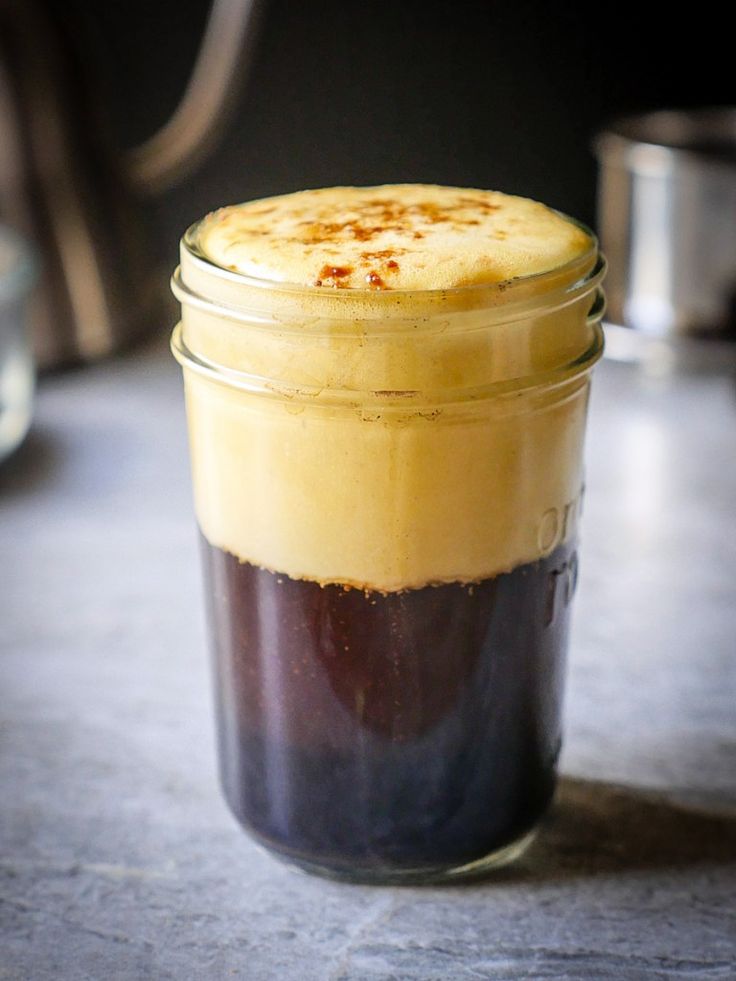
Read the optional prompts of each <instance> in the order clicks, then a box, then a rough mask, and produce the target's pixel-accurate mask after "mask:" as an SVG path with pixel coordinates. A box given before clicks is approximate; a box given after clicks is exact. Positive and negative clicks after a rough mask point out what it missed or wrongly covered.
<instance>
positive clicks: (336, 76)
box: [56, 0, 736, 263]
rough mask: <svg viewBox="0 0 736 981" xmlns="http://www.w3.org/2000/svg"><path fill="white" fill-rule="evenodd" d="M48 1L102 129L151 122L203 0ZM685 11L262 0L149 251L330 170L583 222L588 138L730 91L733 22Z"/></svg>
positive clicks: (156, 207)
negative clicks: (210, 148) (220, 117)
mask: <svg viewBox="0 0 736 981" xmlns="http://www.w3.org/2000/svg"><path fill="white" fill-rule="evenodd" d="M56 6H57V9H58V10H59V11H60V12H61V14H62V16H64V17H68V18H69V19H70V22H71V21H74V22H75V23H77V24H78V25H79V29H80V31H81V34H83V35H84V36H85V37H87V38H88V40H90V41H91V42H92V43H91V44H88V45H87V47H88V49H89V51H90V52H91V53H92V57H93V60H94V62H95V64H96V69H95V70H96V72H97V73H98V75H99V78H100V87H99V91H100V93H101V101H102V103H103V105H104V107H105V114H106V117H107V123H108V126H109V129H110V132H111V134H112V138H113V140H114V141H115V142H117V143H118V144H119V145H121V146H123V145H126V146H129V145H132V144H134V143H136V142H138V141H140V140H142V139H143V138H145V137H146V136H148V135H150V133H151V132H153V131H154V130H155V129H156V127H157V126H159V125H160V124H161V123H162V122H163V121H164V120H165V119H166V117H167V115H168V114H169V113H170V112H171V110H172V109H173V108H174V106H175V105H176V102H177V100H178V98H179V95H180V93H181V91H182V89H183V87H184V84H185V81H186V79H187V76H188V73H189V69H190V67H191V64H192V62H193V60H194V56H195V53H196V50H197V45H198V41H199V37H200V35H201V32H202V29H203V26H204V22H205V19H206V15H207V10H208V3H207V0H155V2H151V0H104V2H100V3H91V2H84V0H65V2H64V3H61V0H57V3H56ZM686 9H688V10H690V13H689V14H688V16H687V17H684V16H681V15H676V14H675V13H674V12H673V11H674V7H671V8H670V7H669V6H668V5H664V4H657V5H656V6H655V5H651V4H647V3H632V2H619V3H616V4H608V5H605V6H600V7H598V6H596V5H594V4H591V3H581V2H569V3H566V2H562V3H554V4H553V3H546V2H544V0H515V2H508V0H507V2H496V0H487V2H458V3H451V2H445V3H432V2H427V0H425V2H422V0H403V2H398V0H397V2H392V3H369V2H358V0H319V2H317V0H270V2H269V0H266V11H265V15H264V17H263V20H262V23H261V30H260V36H259V40H258V43H257V47H256V56H255V63H254V66H253V70H252V72H251V74H250V77H249V78H248V80H247V82H246V84H245V86H244V89H243V93H242V96H241V98H240V99H239V103H238V106H237V110H236V113H235V115H234V116H233V117H232V118H231V120H230V122H229V124H228V126H227V129H226V131H225V133H224V136H223V139H222V141H221V142H220V144H219V145H218V146H217V147H216V149H215V150H214V152H213V153H212V155H211V156H210V157H209V158H208V159H207V160H206V162H204V164H203V165H202V166H201V167H200V168H199V170H198V171H197V173H196V174H194V175H193V176H191V177H189V178H188V179H187V180H186V181H185V182H183V183H182V184H181V185H180V186H179V187H177V188H176V189H174V190H173V191H169V192H167V193H166V195H164V196H163V197H162V198H160V199H159V200H158V201H156V202H154V203H152V204H151V205H150V206H149V213H150V216H151V217H152V219H153V224H154V225H155V228H156V235H157V237H158V244H159V250H160V254H161V258H162V259H167V260H168V259H170V260H171V262H172V263H173V260H174V256H175V248H176V241H177V238H178V236H179V234H180V233H181V231H182V230H183V229H184V228H185V226H186V225H187V224H189V223H190V222H191V221H193V220H194V219H195V218H197V217H199V216H201V215H202V214H203V213H204V212H206V211H208V210H211V209H212V208H214V207H217V206H219V205H221V204H224V203H231V202H234V201H238V200H245V199H248V198H251V197H257V196H261V195H267V194H273V193H279V192H284V191H289V190H295V189H298V188H302V187H313V186H321V185H328V184H337V183H356V184H369V183H381V182H386V181H429V182H435V181H436V182H440V183H449V184H461V185H471V186H480V187H492V188H498V189H500V190H505V191H510V192H516V193H520V194H525V195H529V196H531V197H536V198H540V199H542V200H544V201H546V202H547V203H549V204H551V205H553V206H555V207H558V208H560V209H562V210H563V211H566V212H569V213H571V214H574V215H576V216H578V217H580V218H582V219H583V220H585V221H587V222H589V223H593V222H594V211H595V161H594V158H593V155H592V153H591V149H590V145H591V137H592V135H593V133H594V132H595V131H596V130H597V129H598V128H600V127H601V126H602V125H603V124H604V123H605V122H606V121H607V120H609V119H611V118H612V117H615V116H617V115H619V114H621V113H628V112H631V111H637V110H643V109H650V108H658V107H663V106H674V107H685V106H695V105H701V104H711V105H717V104H727V103H729V102H734V101H736V91H735V85H734V72H733V38H732V36H731V34H730V32H729V31H727V30H726V29H725V28H724V27H723V25H722V24H721V25H719V20H718V18H717V16H716V13H715V10H716V8H715V5H714V4H710V3H709V4H700V5H697V6H694V7H692V8H686ZM75 29H76V28H75Z"/></svg>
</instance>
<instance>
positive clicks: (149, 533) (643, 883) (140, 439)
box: [0, 342, 736, 981]
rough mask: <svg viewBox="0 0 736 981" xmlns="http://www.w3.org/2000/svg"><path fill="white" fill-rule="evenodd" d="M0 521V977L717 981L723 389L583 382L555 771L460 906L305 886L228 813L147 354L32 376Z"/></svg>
mask: <svg viewBox="0 0 736 981" xmlns="http://www.w3.org/2000/svg"><path fill="white" fill-rule="evenodd" d="M614 346H615V345H614ZM710 360H711V361H713V360H714V359H713V358H711V359H710ZM701 368H702V366H701ZM0 513H1V514H2V518H1V519H0V556H1V557H2V558H1V564H0V568H2V570H3V574H2V591H1V593H0V603H1V604H2V609H1V610H0V685H1V688H0V692H1V694H0V839H1V848H2V850H1V851H0V979H33V981H45V979H51V978H53V979H114V981H117V979H120V981H127V979H142V978H157V979H158V978H162V979H163V978H172V979H173V978H175V979H177V981H199V979H207V981H210V979H223V978H231V977H232V978H242V979H247V981H261V979H290V978H296V979H299V981H311V979H320V981H322V979H333V981H337V979H350V981H359V979H360V981H369V979H383V981H385V979H407V981H408V979H455V978H458V979H465V978H467V979H478V978H489V979H491V978H492V979H521V978H554V979H586V981H587V979H597V978H610V979H625V981H638V979H642V981H650V979H655V978H657V979H658V978H694V979H698V981H711V979H713V981H715V979H719V981H721V979H734V978H736V772H735V771H736V384H735V383H734V380H733V376H732V373H731V372H730V371H729V370H726V368H725V367H721V369H720V370H714V368H713V365H712V364H711V365H710V366H709V367H708V366H706V367H705V368H702V370H697V371H695V370H693V371H690V372H688V373H680V372H677V371H668V370H666V367H663V365H662V362H661V359H659V356H657V357H653V358H652V360H651V363H649V366H648V367H647V368H646V369H642V368H641V367H640V366H635V365H632V364H626V363H621V362H613V361H606V362H604V363H602V365H601V366H600V367H599V369H598V370H597V374H596V378H595V384H594V395H593V400H592V406H591V419H590V426H589V435H588V489H587V498H586V507H585V516H584V522H583V551H582V559H583V562H582V578H581V585H580V589H579V594H578V600H577V608H576V616H575V627H574V633H573V640H572V650H571V658H570V671H569V679H568V682H569V683H568V690H567V694H568V697H567V709H566V717H567V730H566V744H565V750H564V756H563V763H562V771H563V774H564V776H563V779H562V782H561V787H560V792H559V794H558V799H557V803H556V805H555V807H554V810H553V812H552V813H551V815H550V816H549V818H548V819H547V822H546V824H545V826H544V830H543V832H542V834H541V835H540V837H539V839H538V840H537V842H536V844H535V845H534V846H533V847H532V849H531V850H530V851H529V852H528V853H527V854H526V856H525V857H524V858H523V859H522V861H521V862H520V863H519V864H518V865H516V866H515V867H513V868H510V869H507V870H505V871H503V872H500V873H497V874H496V875H495V876H494V877H493V878H491V879H489V880H487V881H485V882H483V883H477V884H473V885H469V886H453V887H443V888H406V887H404V888H390V889H388V888H373V887H366V886H349V885H340V884H337V883H332V882H328V881H323V880H320V879H316V878H310V877H308V876H305V875H300V874H298V873H295V872H293V871H291V870H290V869H288V868H287V867H285V866H283V865H281V864H279V863H278V862H277V861H275V860H274V859H272V858H270V857H268V856H267V855H266V854H264V853H263V852H261V851H260V850H259V849H258V848H257V847H256V846H254V845H253V844H252V843H251V842H250V840H249V839H248V838H247V837H245V835H244V834H242V833H241V832H240V830H239V829H238V827H237V826H236V824H235V822H234V821H233V820H232V818H231V817H230V816H229V814H228V812H227V811H226V809H225V806H224V804H223V803H222V800H221V798H220V795H219V792H218V787H217V783H216V774H215V764H214V740H213V727H212V720H211V701H210V690H209V675H208V662H207V656H206V645H205V636H204V629H203V623H202V604H201V602H200V600H201V596H200V582H199V568H198V554H197V543H196V537H195V530H194V522H193V516H192V506H191V499H190V490H189V474H188V464H187V450H186V436H185V425H184V412H183V404H182V394H181V385H180V378H179V373H178V368H177V365H176V364H175V363H174V362H173V360H172V359H171V358H170V357H169V355H168V352H167V351H166V350H165V348H164V345H163V343H162V342H160V343H159V342H157V343H156V344H154V345H152V346H149V347H148V348H146V349H143V350H139V351H137V352H134V353H132V354H130V355H127V356H125V357H123V358H120V359H117V360H115V361H110V362H108V363H106V364H102V365H99V366H96V367H93V368H88V369H85V370H80V371H74V372H70V373H67V374H60V375H57V376H52V377H49V378H46V379H44V381H43V383H42V385H41V386H40V391H39V395H38V405H37V414H36V421H35V425H34V428H33V431H32V434H31V436H30V437H29V439H28V441H27V442H26V444H25V446H24V447H23V448H22V450H21V451H20V452H19V453H18V454H16V456H15V457H14V458H12V459H11V460H10V461H8V462H7V464H6V465H5V466H4V467H3V468H2V470H0Z"/></svg>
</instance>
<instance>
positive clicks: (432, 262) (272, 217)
mask: <svg viewBox="0 0 736 981" xmlns="http://www.w3.org/2000/svg"><path fill="white" fill-rule="evenodd" d="M198 245H199V248H200V249H201V251H202V252H203V253H204V255H205V256H207V257H208V258H209V259H210V260H211V261H213V262H214V263H216V264H217V265H219V266H222V267H223V268H225V269H230V270H233V271H235V272H238V273H241V274H244V275H247V276H251V277H254V278H258V279H264V280H268V281H271V282H281V283H291V284H297V285H302V286H314V287H320V288H322V289H337V290H341V289H351V290H442V289H452V288H457V287H463V286H472V285H480V284H493V283H499V282H506V281H508V280H511V279H514V278H517V277H520V276H530V275H535V274H537V273H543V272H547V271H550V270H552V269H557V268H559V267H561V266H564V265H566V264H567V263H568V262H571V261H572V260H574V259H576V258H578V257H579V256H581V255H582V254H584V253H585V252H587V251H589V250H590V248H591V238H590V236H589V235H588V234H587V233H586V232H585V231H583V229H581V228H580V227H579V226H578V225H576V224H574V223H573V222H572V221H570V220H569V219H567V218H564V217H563V216H561V215H559V214H558V213H557V212H555V211H553V210H551V209H550V208H548V207H546V206H545V205H543V204H540V203H539V202H537V201H531V200H529V199H528V198H521V197H516V196H513V195H509V194H502V193H501V192H499V191H482V190H476V189H468V188H457V187H440V186H437V185H432V184H401V185H394V184H387V185H384V186H380V187H332V188H324V189H321V190H310V191H299V192H297V193H295V194H285V195H282V196H280V197H274V198H266V199H263V200H259V201H250V202H248V203H246V204H239V205H233V206H230V207H227V208H221V209H220V210H219V211H215V212H213V214H211V215H209V216H208V218H207V219H205V221H204V222H203V223H202V224H201V225H200V228H199V238H198Z"/></svg>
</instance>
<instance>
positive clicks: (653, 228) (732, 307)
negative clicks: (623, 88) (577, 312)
mask: <svg viewBox="0 0 736 981" xmlns="http://www.w3.org/2000/svg"><path fill="white" fill-rule="evenodd" d="M595 150H596V153H597V156H598V160H599V163H600V181H599V197H598V226H599V231H600V238H601V243H602V247H603V249H604V251H605V252H606V254H607V256H608V261H609V274H608V286H607V290H606V292H607V294H608V310H609V317H610V319H611V320H612V321H614V322H616V323H620V324H625V325H626V326H628V327H634V328H637V329H638V330H642V331H646V332H647V333H649V334H654V335H658V336H663V335H670V334H697V335H701V336H702V335H706V334H714V335H716V336H719V337H725V336H727V335H728V334H731V335H733V336H736V108H721V109H701V110H697V111H692V112H670V111H667V112H654V113H650V114H648V115H644V116H638V117H632V118H629V119H623V120H621V121H619V122H617V123H615V124H614V125H612V126H611V127H610V128H609V129H607V130H606V131H604V132H603V133H601V134H600V135H599V136H598V137H597V139H596V141H595Z"/></svg>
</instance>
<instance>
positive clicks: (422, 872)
mask: <svg viewBox="0 0 736 981" xmlns="http://www.w3.org/2000/svg"><path fill="white" fill-rule="evenodd" d="M537 831H538V829H537V828H536V827H534V828H532V829H531V830H530V831H525V832H524V834H522V835H520V836H519V837H518V838H516V839H515V840H514V841H511V842H509V843H508V844H507V845H504V846H503V847H502V848H498V849H496V850H495V851H493V852H489V853H488V854H487V855H484V856H483V857H482V858H478V859H476V860H475V861H474V862H467V863H466V864H465V865H457V866H450V867H447V866H427V867H424V868H414V869H412V868H408V869H396V868H390V867H387V866H383V867H377V868H374V869H360V868H339V867H334V866H328V865H320V864H319V862H310V861H308V860H306V859H302V858H295V857H294V856H293V855H288V854H285V853H283V852H279V851H277V850H275V849H274V848H273V847H272V846H270V845H268V846H264V845H263V844H262V843H261V842H258V844H259V845H260V846H261V847H262V848H263V849H264V851H267V852H268V853H269V854H270V855H271V856H273V857H274V858H276V859H278V860H279V861H280V862H283V863H284V864H285V865H288V866H289V867H290V868H292V869H294V870H295V871H297V872H306V873H309V874H310V875H317V876H320V877H321V878H323V879H332V880H333V881H336V882H349V883H352V884H353V885H369V886H419V885H442V884H450V883H454V882H469V881H472V880H474V879H482V878H483V877H484V876H486V875H487V874H488V873H489V872H493V871H495V870H496V869H500V868H502V867H504V866H506V865H509V864H510V863H511V862H515V861H516V860H517V859H518V858H520V857H521V856H522V855H523V854H524V852H525V851H526V850H527V849H528V848H529V846H530V845H531V844H532V842H533V841H534V839H535V838H536V836H537ZM256 840H257V839H256Z"/></svg>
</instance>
